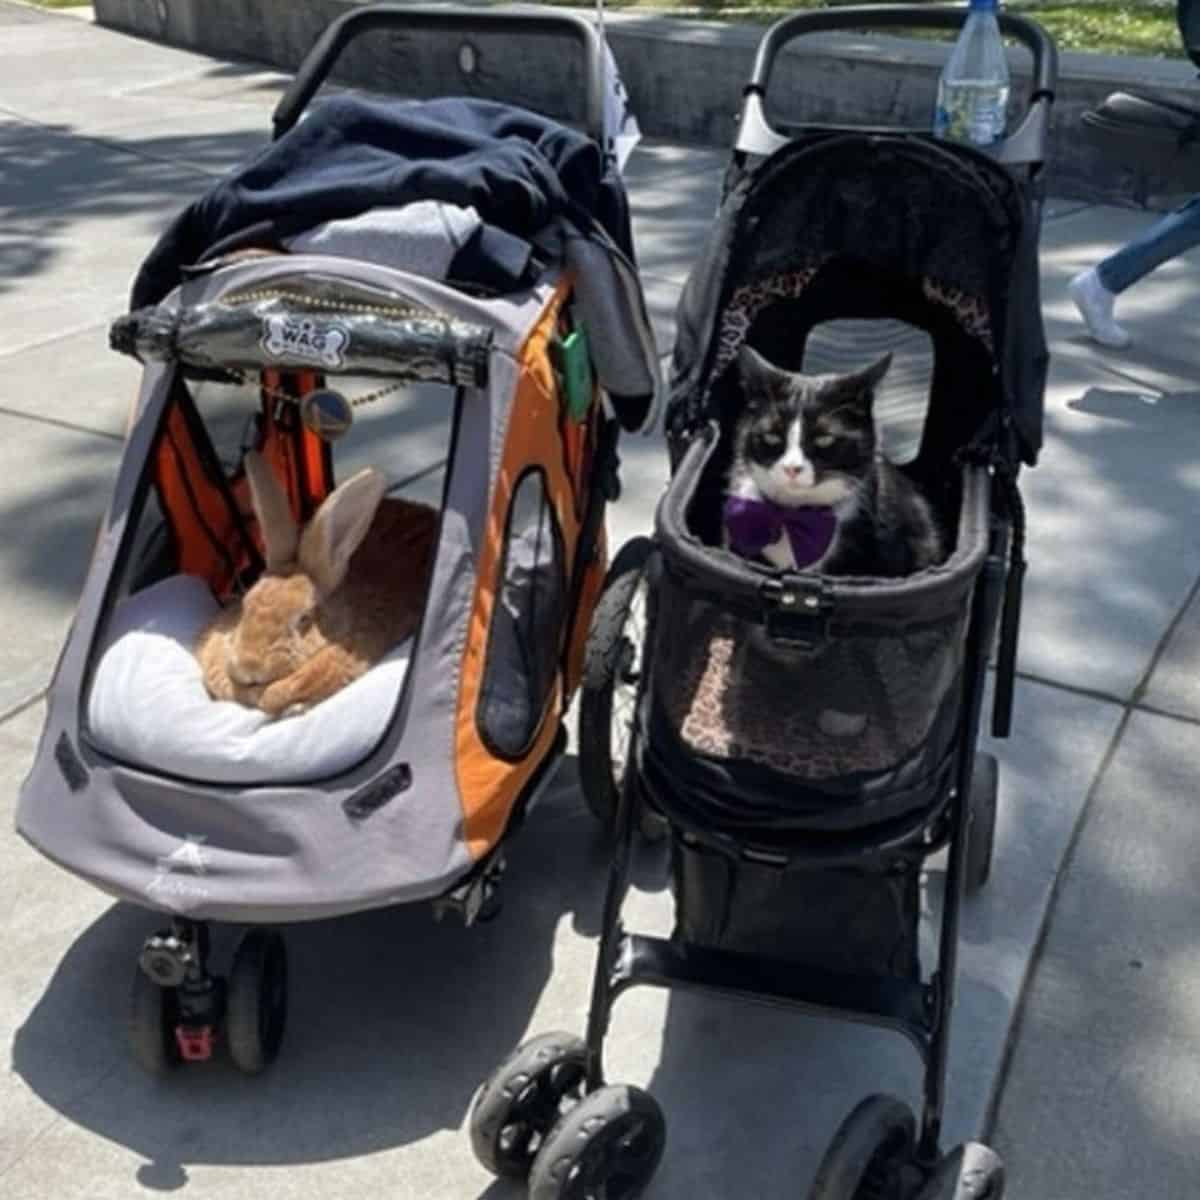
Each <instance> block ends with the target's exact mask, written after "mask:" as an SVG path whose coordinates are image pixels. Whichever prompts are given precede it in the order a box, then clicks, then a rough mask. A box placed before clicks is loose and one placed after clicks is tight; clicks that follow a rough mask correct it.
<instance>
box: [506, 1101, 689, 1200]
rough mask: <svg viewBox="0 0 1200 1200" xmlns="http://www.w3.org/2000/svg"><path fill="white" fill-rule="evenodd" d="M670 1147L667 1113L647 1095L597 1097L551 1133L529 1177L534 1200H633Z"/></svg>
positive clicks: (567, 1116) (559, 1124)
mask: <svg viewBox="0 0 1200 1200" xmlns="http://www.w3.org/2000/svg"><path fill="white" fill-rule="evenodd" d="M666 1143H667V1124H666V1121H665V1120H664V1119H663V1114H662V1109H661V1108H659V1107H658V1102H657V1101H656V1100H655V1099H654V1097H653V1096H651V1095H650V1094H649V1093H648V1092H643V1091H642V1090H641V1089H640V1088H635V1087H627V1086H620V1087H617V1086H609V1087H603V1088H600V1089H599V1091H595V1092H592V1093H591V1094H590V1095H589V1096H587V1097H585V1098H584V1099H583V1100H581V1101H580V1102H579V1104H577V1105H576V1106H575V1107H574V1108H573V1109H571V1111H570V1112H569V1113H567V1115H566V1116H565V1117H563V1118H562V1120H561V1121H559V1123H558V1124H557V1125H555V1127H554V1128H553V1129H552V1130H551V1131H550V1136H549V1137H548V1138H547V1139H546V1141H545V1144H544V1145H543V1146H542V1148H541V1150H540V1151H539V1153H538V1156H537V1158H536V1159H535V1160H534V1164H533V1170H532V1171H531V1172H530V1173H529V1200H593V1198H594V1197H595V1198H598V1197H604V1200H634V1197H636V1196H640V1195H641V1194H642V1192H643V1190H644V1189H645V1187H646V1185H647V1184H648V1183H649V1182H650V1178H651V1176H652V1175H653V1174H654V1172H655V1171H656V1170H657V1169H658V1164H659V1161H660V1160H661V1159H662V1154H663V1148H664V1147H665V1146H666Z"/></svg>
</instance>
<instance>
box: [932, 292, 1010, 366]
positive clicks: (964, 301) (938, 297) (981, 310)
mask: <svg viewBox="0 0 1200 1200" xmlns="http://www.w3.org/2000/svg"><path fill="white" fill-rule="evenodd" d="M921 290H922V291H923V292H924V293H925V296H926V298H927V299H929V300H932V301H933V302H934V304H940V305H941V306H942V307H943V308H947V309H949V310H950V312H952V313H953V314H954V318H955V320H956V321H958V324H959V326H960V327H961V328H962V330H963V331H964V332H965V333H967V334H969V335H970V336H971V337H973V338H975V339H976V341H979V342H982V343H983V344H984V345H985V346H986V347H987V351H988V353H989V354H991V353H992V351H993V346H992V324H991V321H990V319H989V317H988V312H987V306H986V305H985V304H984V302H983V301H982V300H981V299H980V298H979V297H978V296H970V295H968V294H967V293H966V292H964V291H963V290H962V289H961V288H956V287H954V286H953V285H952V284H948V283H940V282H939V281H938V280H936V279H928V278H927V279H923V280H921Z"/></svg>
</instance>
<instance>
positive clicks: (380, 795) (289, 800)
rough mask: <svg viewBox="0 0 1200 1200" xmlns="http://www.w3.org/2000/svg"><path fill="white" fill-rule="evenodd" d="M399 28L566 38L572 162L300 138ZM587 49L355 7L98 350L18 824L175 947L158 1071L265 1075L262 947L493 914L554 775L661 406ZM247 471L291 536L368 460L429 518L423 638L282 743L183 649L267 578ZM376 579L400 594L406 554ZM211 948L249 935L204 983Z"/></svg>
mask: <svg viewBox="0 0 1200 1200" xmlns="http://www.w3.org/2000/svg"><path fill="white" fill-rule="evenodd" d="M392 26H396V27H400V28H402V29H404V30H406V31H407V30H412V29H413V28H417V29H422V30H424V31H425V32H430V31H434V32H449V33H451V34H456V35H462V34H464V33H467V32H470V31H472V30H477V29H479V28H483V29H485V30H486V31H488V32H490V33H493V34H495V33H506V32H512V33H513V34H514V35H525V34H558V35H560V36H565V37H566V38H567V39H569V40H570V41H572V42H573V43H574V44H575V45H576V46H577V47H578V48H582V50H583V54H582V56H581V62H582V68H583V69H582V71H580V72H579V79H580V81H581V85H580V88H579V96H580V98H582V99H583V101H584V105H585V109H586V111H585V115H584V122H583V123H584V125H585V126H586V129H587V132H586V133H580V132H577V131H576V130H575V129H573V128H570V127H567V126H564V125H561V124H558V123H556V122H553V121H550V120H548V119H547V118H545V117H542V116H540V115H538V114H535V113H533V112H531V111H528V110H525V109H520V108H514V107H511V106H506V105H501V104H496V103H491V102H485V101H479V100H475V99H470V100H465V99H464V100H432V101H391V100H388V101H382V100H369V99H363V98H359V97H353V96H339V97H336V98H334V99H330V100H327V101H325V102H324V103H322V104H319V105H314V106H313V108H312V110H311V111H310V112H308V113H304V110H305V108H306V107H307V105H308V102H309V100H310V99H311V98H312V96H313V95H314V93H315V91H316V89H317V88H318V86H319V85H320V83H321V81H322V80H323V79H324V78H325V76H326V75H327V74H328V72H329V70H330V68H331V66H332V65H333V63H334V60H335V59H336V58H337V56H338V55H339V53H340V52H341V51H342V49H344V47H345V46H346V44H347V43H348V42H350V41H351V40H352V39H353V38H354V37H356V36H357V35H358V34H360V33H362V32H365V31H367V30H373V29H379V28H381V27H382V28H390V27H392ZM602 54H603V47H602V44H601V43H600V42H599V40H598V38H597V35H596V33H595V31H594V29H593V28H592V26H591V25H590V24H588V23H587V22H585V21H583V20H581V19H578V18H575V17H571V16H567V15H547V16H540V15H525V14H522V15H517V16H511V15H497V14H489V13H478V12H470V13H466V12H455V11H450V10H436V11H433V10H420V9H412V8H407V7H400V6H378V7H375V8H366V9H359V10H355V11H353V12H351V13H350V14H348V15H347V16H345V17H343V18H342V19H340V20H339V21H337V22H335V24H334V25H333V26H331V27H330V28H329V29H328V30H327V31H326V33H325V35H324V36H323V37H322V39H321V40H320V41H319V42H318V44H317V46H316V47H315V48H314V50H313V52H312V54H311V55H310V56H309V59H308V60H307V61H306V62H305V64H304V65H303V67H302V68H301V71H300V73H299V74H298V76H297V79H296V81H295V82H294V83H293V85H292V88H291V89H290V91H289V92H288V93H287V94H286V95H285V96H284V98H283V99H282V101H281V102H280V105H279V108H278V109H277V111H276V116H275V122H276V130H275V132H276V138H275V140H274V141H273V142H272V144H271V145H270V146H268V147H267V148H266V149H265V150H264V151H263V152H262V153H261V154H260V155H259V156H258V157H257V158H255V159H254V160H253V161H251V162H250V163H249V164H247V165H246V166H245V167H243V168H241V169H240V170H239V171H237V172H236V173H234V174H233V175H232V176H231V177H229V178H228V179H226V180H223V181H222V182H221V183H219V184H218V185H217V186H216V187H214V188H213V189H212V190H210V191H209V192H208V193H207V194H205V195H204V196H203V197H201V198H200V199H199V200H198V201H196V202H195V203H194V204H192V205H191V206H190V207H189V208H188V209H187V210H186V211H185V212H184V213H182V214H181V215H180V216H179V218H178V219H177V220H176V221H175V222H174V223H173V225H172V226H171V227H170V229H169V230H168V231H167V232H166V233H165V234H164V236H163V238H162V240H161V241H160V242H159V244H158V245H157V246H156V247H155V249H154V250H153V252H152V253H151V255H150V256H149V257H148V258H147V260H146V262H145V264H144V265H143V267H142V270H141V273H140V274H139V276H138V279H137V281H136V283H135V285H134V294H133V303H132V305H131V311H130V312H129V313H128V314H127V315H125V316H124V317H122V318H120V319H119V320H118V321H117V322H116V323H115V324H114V326H113V330H112V340H113V344H114V347H115V348H116V349H118V350H122V351H124V352H126V353H130V354H133V355H135V356H136V357H138V358H139V359H140V360H141V361H142V362H143V363H144V364H145V371H144V377H143V382H142V386H141V391H140V395H139V396H138V399H137V402H136V405H135V408H134V412H133V414H132V417H131V422H130V427H129V431H128V436H127V441H126V445H125V450H124V453H123V455H122V459H121V463H120V467H119V470H118V474H117V478H116V483H115V488H114V492H113V496H112V501H111V504H110V506H109V509H108V512H107V514H106V515H105V517H104V519H103V521H102V524H101V527H100V531H99V536H98V541H97V544H96V547H95V551H94V555H93V559H92V562H91V565H90V568H89V570H88V573H87V578H86V582H85V584H84V586H83V593H82V597H81V600H80V604H79V609H78V614H77V617H76V620H75V622H74V625H73V628H72V629H71V632H70V634H69V637H68V639H67V642H66V646H65V648H64V650H63V653H62V657H61V660H60V662H59V665H58V668H57V670H56V673H55V677H54V680H53V683H52V686H51V687H50V690H49V696H48V713H47V717H46V724H45V730H44V733H43V736H42V740H41V744H40V747H39V750H38V753H37V755H36V758H35V761H34V764H33V767H32V769H31V772H30V774H29V776H28V778H27V780H26V781H25V784H24V786H23V788H22V791H21V797H20V806H19V811H18V816H17V824H18V828H19V830H20V832H21V833H22V834H23V835H24V836H25V837H26V838H27V839H28V840H29V841H30V842H31V843H32V844H33V845H34V846H36V847H37V848H38V849H39V850H41V851H42V852H43V853H44V854H45V855H46V856H47V857H49V858H50V859H52V860H54V861H55V862H57V863H58V864H60V865H61V866H63V867H65V868H66V869H67V870H69V871H72V872H74V873H75V874H78V875H80V876H82V877H83V878H85V879H87V880H88V881H89V882H91V883H93V884H95V885H96V886H97V887H99V888H102V889H104V890H105V891H107V892H109V893H111V894H112V895H114V896H117V897H119V898H121V899H124V900H128V901H132V902H134V903H136V904H139V905H142V906H144V907H147V908H150V909H152V910H156V911H158V912H161V913H163V914H166V915H167V916H168V917H169V918H170V920H169V921H168V922H166V923H165V925H164V928H162V929H161V930H159V931H158V932H157V933H155V934H153V935H152V936H151V937H149V938H148V939H147V941H146V943H145V946H144V947H143V949H142V952H141V954H140V956H139V961H138V966H137V969H136V971H135V974H134V989H133V1012H132V1019H131V1029H132V1035H133V1045H134V1050H135V1053H136V1054H137V1056H138V1058H139V1060H140V1061H141V1062H142V1063H143V1064H144V1065H145V1066H147V1067H149V1068H151V1069H159V1070H161V1069H163V1068H165V1067H169V1066H171V1065H173V1064H174V1063H176V1062H178V1061H180V1060H181V1059H193V1058H195V1059H201V1058H206V1057H208V1055H209V1054H210V1053H211V1051H212V1047H213V1044H214V1041H215V1040H216V1039H217V1038H219V1037H222V1036H223V1037H224V1038H225V1040H226V1041H227V1043H228V1049H229V1052H230V1054H231V1056H232V1057H233V1060H234V1062H235V1063H236V1065H238V1066H239V1067H241V1068H242V1069H244V1070H248V1071H254V1070H258V1069H261V1068H262V1067H263V1066H264V1065H266V1064H267V1063H268V1062H270V1061H271V1060H272V1059H273V1058H274V1056H275V1054H276V1053H277V1051H278V1048H279V1044H280V1038H281V1036H282V1032H283V1023H284V1012H285V998H286V987H285V973H286V967H285V957H284V949H283V943H282V939H281V938H280V936H279V934H278V933H277V932H276V931H274V930H272V929H270V928H268V926H271V925H275V924H282V923H286V922H293V921H304V920H310V919H318V918H324V917H331V916H336V915H339V914H345V913H351V912H356V911H360V910H365V909H370V908H373V907H380V906H385V905H394V904H399V903H408V902H411V901H417V900H432V901H434V902H435V903H437V904H438V905H440V906H442V907H450V908H452V909H457V910H459V911H461V912H462V914H463V915H464V917H465V919H467V920H468V921H473V920H474V919H476V917H478V916H480V915H486V914H487V913H488V912H489V911H490V910H491V908H492V907H493V905H494V892H495V888H496V884H497V882H498V878H499V874H500V871H501V869H502V866H503V851H504V845H505V841H506V839H507V838H509V837H510V836H511V835H512V834H513V833H514V831H515V830H516V829H517V827H518V826H519V825H520V823H521V820H522V818H523V817H524V815H525V814H526V812H527V811H528V809H529V807H530V805H531V804H532V803H533V802H534V800H535V798H536V796H537V794H538V790H539V787H540V785H541V784H543V783H544V782H545V781H546V780H548V778H549V777H550V776H551V775H552V774H553V770H554V767H555V764H556V762H557V760H558V757H559V754H560V753H561V751H562V749H563V746H564V743H565V737H564V732H563V724H562V722H563V717H564V715H565V713H566V711H567V708H568V706H569V704H570V701H571V697H572V694H573V692H574V690H575V688H576V685H577V682H578V679H579V675H580V670H581V665H582V656H583V644H584V638H585V635H586V632H587V630H588V626H589V623H590V619H591V613H592V608H593V605H594V602H595V599H596V597H597V595H598V593H599V590H600V586H601V583H602V579H603V575H604V571H605V565H606V561H605V548H604V537H603V529H604V523H603V516H604V508H605V504H606V501H607V500H608V499H610V498H612V497H613V496H614V495H615V494H616V492H615V485H616V466H617V459H616V444H617V438H618V432H619V430H620V429H621V428H622V427H624V428H626V429H637V428H639V427H642V426H644V425H645V424H646V423H648V422H649V421H651V420H652V418H653V412H654V407H655V404H656V400H657V390H658V380H657V359H656V355H655V351H654V342H653V337H652V333H651V331H650V328H649V322H648V319H647V317H646V311H645V305H644V300H643V297H642V293H641V289H640V285H639V283H638V280H637V277H636V274H635V271H634V267H633V263H632V246H631V239H630V234H629V220H628V212H627V209H626V207H625V199H624V193H623V190H622V186H621V183H620V180H619V177H618V175H617V171H616V167H615V164H614V162H613V158H612V155H611V154H609V153H608V152H607V150H606V148H605V145H604V139H603V132H602V129H603V121H602V94H601V79H602V73H603V66H602V64H603V59H602ZM302 114H304V120H303V121H301V120H300V117H301V115H302ZM251 451H253V452H254V457H255V461H256V463H257V462H261V463H265V464H266V465H267V466H268V467H269V469H270V472H271V475H272V476H273V478H274V480H275V483H276V485H277V486H278V488H279V491H280V494H281V495H283V496H285V497H286V505H287V508H288V510H289V513H290V517H291V519H292V520H293V521H294V522H296V523H297V525H302V524H303V523H305V522H307V521H308V520H309V519H310V518H311V517H312V515H313V513H314V510H316V509H317V508H318V506H319V505H321V503H322V501H323V500H324V499H325V498H326V497H327V496H328V495H329V494H330V492H331V490H332V489H333V487H334V483H335V477H341V476H342V475H343V474H348V471H349V468H350V467H353V466H355V465H358V464H360V463H363V462H369V463H371V464H372V465H373V466H374V467H376V468H377V469H378V470H380V471H382V472H383V473H384V475H385V476H386V477H387V482H388V485H389V487H390V489H391V491H392V493H393V494H394V495H398V496H400V497H403V498H407V499H411V500H412V501H413V511H414V512H420V511H424V512H426V513H428V512H429V511H433V512H434V513H435V514H436V539H435V541H434V544H433V549H432V551H431V554H430V561H429V563H428V584H427V589H426V594H425V599H424V604H423V615H422V616H421V617H420V621H419V625H418V626H417V628H416V631H415V633H414V634H413V635H412V636H411V637H410V638H407V639H406V640H405V641H404V642H403V644H401V645H398V646H395V647H393V648H392V650H391V651H389V653H387V654H386V655H385V656H384V658H383V659H382V660H381V661H380V662H378V663H377V664H376V665H375V666H373V667H372V668H371V669H370V670H367V671H366V673H365V674H364V675H362V676H361V677H360V678H358V679H356V680H355V681H354V682H353V683H350V684H349V685H348V686H346V687H345V688H344V689H343V690H341V691H339V692H338V693H337V694H336V695H334V696H332V697H330V698H328V699H325V700H322V701H321V702H320V703H317V704H315V705H314V706H311V707H308V708H306V709H305V710H304V711H301V712H299V713H296V714H294V715H286V716H284V717H283V718H282V719H278V720H270V719H268V718H267V717H266V716H265V714H263V713H261V712H259V711H257V710H255V709H251V708H246V707H243V706H241V705H236V704H230V703H221V702H217V701H214V700H212V699H211V698H210V697H209V695H208V694H207V693H206V692H205V691H204V688H203V683H202V681H201V679H200V677H199V675H198V668H197V666H196V661H195V655H194V653H193V646H194V644H195V639H196V637H197V634H198V632H199V630H200V629H201V628H203V627H204V626H205V625H206V623H208V622H210V621H211V620H212V619H213V616H214V613H215V612H216V611H217V610H218V609H219V606H221V605H223V604H227V603H229V602H231V601H233V600H235V599H236V598H238V597H239V596H241V595H242V594H244V593H245V591H246V589H247V588H248V587H250V586H251V585H252V584H253V582H254V581H255V579H256V578H257V577H258V576H259V575H260V573H261V572H262V571H263V568H264V555H265V547H264V539H263V535H262V529H261V528H260V522H259V520H258V518H257V513H256V510H255V507H254V506H253V505H252V504H251V496H250V486H249V483H248V480H247V471H246V466H245V464H246V456H247V454H249V453H250V452H251ZM422 506H423V507H422ZM394 569H395V571H396V572H397V574H398V575H403V574H404V573H405V572H406V571H408V572H410V573H411V572H412V571H413V566H412V564H411V563H409V562H407V561H406V556H405V552H404V551H403V549H401V550H400V552H398V553H397V555H396V561H395V563H394ZM212 921H220V922H239V923H248V924H251V925H252V926H253V927H252V928H251V929H250V930H249V931H248V932H247V933H246V934H244V935H243V937H242V939H241V941H240V943H239V945H238V948H237V950H236V953H235V955H234V959H233V964H232V969H231V971H230V972H229V974H228V977H227V978H218V977H217V976H216V974H215V973H214V972H211V971H210V969H209V963H208V961H207V953H208V936H207V928H208V925H207V923H208V922H212Z"/></svg>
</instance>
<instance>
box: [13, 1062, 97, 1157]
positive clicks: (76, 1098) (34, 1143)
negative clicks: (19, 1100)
mask: <svg viewBox="0 0 1200 1200" xmlns="http://www.w3.org/2000/svg"><path fill="white" fill-rule="evenodd" d="M120 1065H121V1064H120V1061H119V1060H116V1059H114V1060H113V1062H112V1063H111V1064H110V1066H109V1067H108V1069H107V1070H106V1071H102V1072H101V1074H100V1077H99V1078H98V1079H96V1080H95V1081H94V1082H93V1083H91V1084H90V1085H88V1086H87V1087H85V1088H82V1089H81V1090H80V1091H78V1092H76V1093H75V1095H73V1096H71V1097H69V1098H68V1099H67V1100H66V1101H65V1102H64V1103H63V1104H62V1105H61V1106H59V1107H58V1111H57V1112H55V1114H54V1116H52V1117H51V1118H50V1120H49V1121H47V1122H46V1124H45V1125H43V1126H42V1127H41V1129H39V1130H38V1131H37V1133H35V1134H34V1135H33V1137H31V1138H30V1139H29V1140H28V1141H27V1142H26V1143H25V1145H24V1146H23V1147H22V1148H21V1150H20V1151H18V1153H17V1155H16V1157H15V1158H14V1159H13V1160H12V1161H11V1162H10V1163H7V1164H6V1165H5V1166H3V1167H0V1179H4V1178H5V1177H6V1176H8V1175H10V1174H11V1173H12V1172H13V1171H14V1170H16V1168H17V1167H19V1166H20V1165H21V1164H22V1163H23V1162H24V1161H25V1160H26V1159H27V1158H28V1157H29V1156H30V1154H32V1153H33V1151H34V1150H36V1149H37V1147H38V1145H39V1144H40V1143H41V1142H42V1141H44V1140H45V1139H46V1138H47V1137H48V1136H49V1135H50V1133H51V1132H52V1131H53V1130H54V1129H57V1128H58V1126H59V1125H61V1124H62V1123H63V1122H64V1121H65V1120H66V1119H67V1112H66V1110H67V1109H68V1108H71V1107H72V1106H74V1105H77V1104H81V1103H83V1102H84V1101H85V1100H87V1098H88V1097H89V1096H92V1095H94V1094H95V1093H96V1092H97V1091H99V1090H100V1088H102V1087H103V1086H104V1085H105V1084H106V1083H107V1082H108V1081H109V1079H110V1078H112V1076H113V1075H114V1074H115V1073H116V1071H117V1068H118V1067H119V1066H120Z"/></svg>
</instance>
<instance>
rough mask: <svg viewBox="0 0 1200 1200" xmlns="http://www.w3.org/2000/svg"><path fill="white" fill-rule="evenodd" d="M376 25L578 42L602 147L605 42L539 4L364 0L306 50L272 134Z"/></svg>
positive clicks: (296, 115)
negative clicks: (496, 8)
mask: <svg viewBox="0 0 1200 1200" xmlns="http://www.w3.org/2000/svg"><path fill="white" fill-rule="evenodd" d="M379 29H394V30H398V31H403V32H427V33H459V34H464V35H465V34H470V33H512V34H518V35H519V34H523V33H528V34H562V35H566V36H569V37H571V38H574V39H575V41H576V42H578V43H579V46H580V49H581V50H582V52H583V58H584V105H585V108H584V127H585V131H586V133H587V135H588V137H590V138H591V139H592V140H593V141H594V142H596V144H597V145H598V146H600V147H601V149H604V150H607V149H608V147H607V146H606V145H605V137H604V48H603V46H602V44H601V42H600V35H599V34H598V33H597V32H596V29H595V27H594V26H593V25H592V24H591V23H590V22H588V21H587V20H586V19H585V18H583V17H582V16H579V15H578V14H575V13H568V12H545V11H542V10H540V9H539V10H536V11H529V12H522V11H520V10H516V11H513V10H508V11H505V12H490V11H488V10H487V9H478V8H469V9H468V8H458V9H456V8H423V7H421V6H420V5H408V4H369V5H365V6H363V7H362V8H355V9H351V11H350V12H348V13H346V14H345V15H344V16H341V17H339V18H338V19H337V20H336V21H333V22H331V23H330V24H329V25H328V26H327V27H326V29H325V32H324V33H322V34H321V36H320V37H319V38H318V39H317V41H316V43H315V44H314V46H313V48H312V49H311V50H310V51H309V52H308V54H307V56H306V57H305V59H304V61H303V62H302V63H301V64H300V69H299V70H298V71H297V72H296V77H295V78H294V79H293V80H292V82H291V84H290V85H289V87H288V89H287V91H286V92H285V93H284V94H283V96H282V98H281V99H280V101H279V103H278V104H277V105H276V107H275V112H274V115H273V116H272V118H271V121H272V125H273V127H274V136H275V137H276V138H279V137H282V136H283V134H285V133H287V131H288V130H289V129H291V128H292V126H293V125H295V124H296V122H297V121H299V119H300V117H301V114H302V113H303V112H304V110H305V108H307V107H308V103H309V101H310V100H311V99H312V98H313V96H314V95H316V92H317V89H318V88H319V87H320V86H321V84H323V83H324V82H325V80H326V79H327V78H328V76H329V73H330V71H332V70H333V66H334V64H335V63H336V62H337V60H338V58H339V57H340V56H341V54H342V53H343V51H344V50H345V49H346V47H347V46H348V45H349V44H350V42H352V41H353V40H354V39H355V38H357V37H360V36H362V35H363V34H365V33H372V32H374V31H376V30H379Z"/></svg>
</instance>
